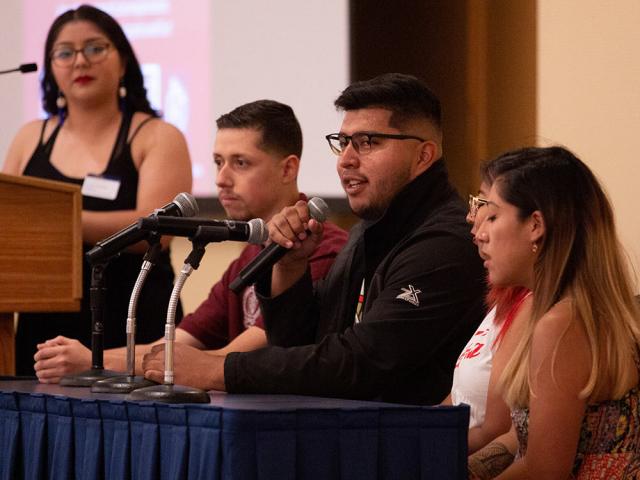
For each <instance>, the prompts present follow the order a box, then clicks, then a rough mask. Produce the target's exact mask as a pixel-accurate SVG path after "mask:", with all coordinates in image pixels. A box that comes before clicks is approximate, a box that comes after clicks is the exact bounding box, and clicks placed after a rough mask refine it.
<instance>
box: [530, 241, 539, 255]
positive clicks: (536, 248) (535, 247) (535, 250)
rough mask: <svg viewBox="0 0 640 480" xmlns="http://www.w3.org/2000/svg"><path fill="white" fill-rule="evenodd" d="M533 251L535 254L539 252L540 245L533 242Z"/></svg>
mask: <svg viewBox="0 0 640 480" xmlns="http://www.w3.org/2000/svg"><path fill="white" fill-rule="evenodd" d="M531 251H532V252H533V253H536V252H537V251H538V244H537V243H536V242H533V246H532V247H531Z"/></svg>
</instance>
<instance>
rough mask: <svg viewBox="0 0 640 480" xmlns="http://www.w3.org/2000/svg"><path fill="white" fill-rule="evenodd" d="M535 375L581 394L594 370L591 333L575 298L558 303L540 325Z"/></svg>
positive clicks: (535, 340) (535, 339) (533, 348)
mask: <svg viewBox="0 0 640 480" xmlns="http://www.w3.org/2000/svg"><path fill="white" fill-rule="evenodd" d="M531 367H532V371H533V372H537V373H539V374H541V375H542V376H545V375H546V376H548V377H549V378H555V380H556V381H557V384H560V385H563V386H564V387H566V390H568V391H573V392H575V393H577V392H578V391H580V390H581V389H582V388H583V387H584V386H585V384H586V381H587V379H588V377H589V372H590V369H591V347H590V345H589V339H588V337H587V333H586V331H585V328H584V326H583V323H582V322H581V321H580V319H579V317H578V314H577V312H576V311H575V309H574V307H573V301H572V300H571V299H563V300H561V301H560V302H558V303H556V304H555V305H554V306H553V307H551V308H550V309H549V311H548V312H547V313H545V314H544V315H543V316H542V317H541V318H540V320H538V322H537V323H536V326H535V327H534V330H533V338H532V341H531Z"/></svg>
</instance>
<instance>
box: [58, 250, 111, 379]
mask: <svg viewBox="0 0 640 480" xmlns="http://www.w3.org/2000/svg"><path fill="white" fill-rule="evenodd" d="M110 259H111V258H107V259H103V260H101V261H99V262H96V263H94V264H92V266H91V290H90V294H89V295H90V302H91V368H90V369H89V370H85V371H84V372H80V373H78V374H75V375H65V376H64V377H62V378H61V379H60V385H62V386H65V387H90V386H91V384H93V382H95V381H97V380H102V379H103V378H109V377H114V376H117V375H122V373H123V372H115V371H113V370H105V368H104V363H103V359H104V316H105V315H104V313H105V297H106V293H107V287H106V282H105V269H106V267H107V265H108V264H109V260H110Z"/></svg>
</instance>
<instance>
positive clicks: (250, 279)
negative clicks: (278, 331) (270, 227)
mask: <svg viewBox="0 0 640 480" xmlns="http://www.w3.org/2000/svg"><path fill="white" fill-rule="evenodd" d="M307 207H308V208H309V215H310V216H311V218H313V219H314V220H316V221H318V222H320V223H324V221H325V220H326V219H327V213H329V207H328V206H327V204H326V203H325V201H324V200H322V199H321V198H320V197H313V198H312V199H311V200H309V202H308V203H307ZM288 251H289V249H288V248H286V247H283V246H282V245H280V244H279V243H272V244H270V245H268V246H267V247H266V248H265V249H264V250H262V251H261V252H260V253H259V254H258V256H257V257H255V258H254V259H253V260H252V261H251V262H249V263H248V264H247V266H246V267H244V268H243V269H242V270H241V271H240V273H239V274H238V276H237V277H236V278H235V279H234V280H233V282H231V284H230V285H229V288H230V289H231V291H233V292H234V293H235V294H239V293H240V292H241V291H242V290H243V289H244V288H245V287H246V286H247V285H251V284H253V283H256V282H257V281H258V280H259V279H260V277H262V276H263V275H265V274H266V273H267V272H268V271H269V270H270V269H271V267H272V266H273V265H274V264H275V263H276V262H277V261H278V260H280V259H281V258H282V257H284V256H285V254H286V253H287V252H288Z"/></svg>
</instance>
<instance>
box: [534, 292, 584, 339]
mask: <svg viewBox="0 0 640 480" xmlns="http://www.w3.org/2000/svg"><path fill="white" fill-rule="evenodd" d="M576 320H577V318H576V313H575V311H574V308H573V302H572V300H571V299H569V298H566V299H562V300H560V301H559V302H558V303H556V304H555V305H553V306H552V307H551V308H550V309H549V311H547V313H545V314H544V315H543V316H542V317H541V318H540V320H538V322H537V324H536V326H535V328H534V331H533V337H534V340H536V339H538V340H539V341H547V340H551V341H553V342H554V343H555V342H556V341H557V340H558V339H559V338H560V337H561V336H562V335H563V334H565V333H570V331H574V333H579V331H580V330H582V329H581V328H578V329H577V330H576V327H577V323H578V322H576ZM572 327H574V328H572Z"/></svg>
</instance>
